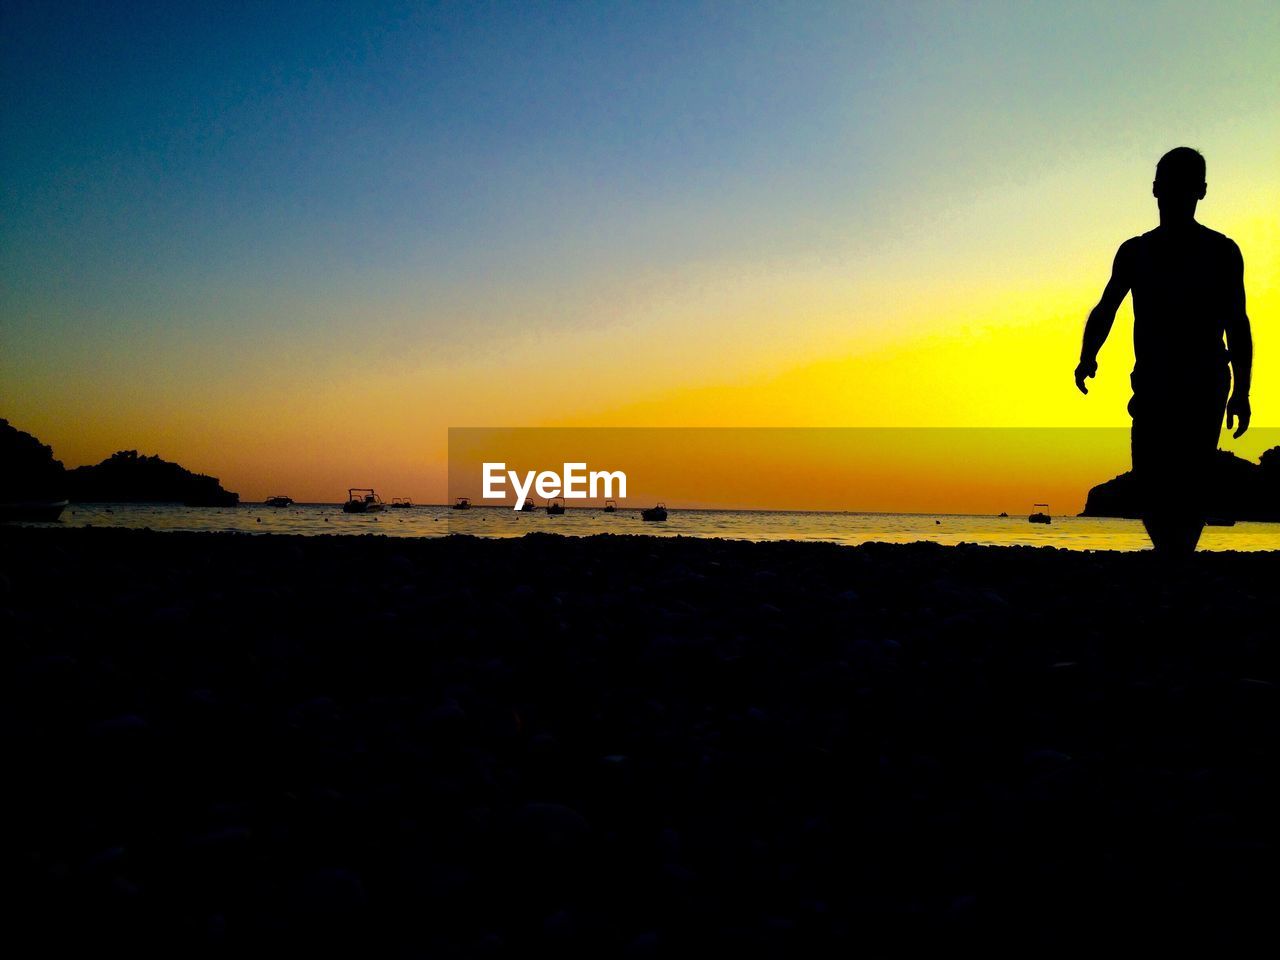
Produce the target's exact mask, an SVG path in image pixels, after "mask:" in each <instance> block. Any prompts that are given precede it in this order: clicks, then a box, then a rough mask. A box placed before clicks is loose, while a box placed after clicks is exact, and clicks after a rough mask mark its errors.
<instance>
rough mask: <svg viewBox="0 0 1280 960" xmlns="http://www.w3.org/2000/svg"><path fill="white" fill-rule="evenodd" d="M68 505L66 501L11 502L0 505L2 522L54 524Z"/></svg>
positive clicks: (0, 519) (0, 520)
mask: <svg viewBox="0 0 1280 960" xmlns="http://www.w3.org/2000/svg"><path fill="white" fill-rule="evenodd" d="M66 505H67V501H66V500H9V501H6V502H4V503H0V522H3V521H13V522H15V523H53V522H54V521H55V520H57V519H58V517H59V516H61V515H62V511H63V509H64V508H65V507H66Z"/></svg>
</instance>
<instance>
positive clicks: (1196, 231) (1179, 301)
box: [1076, 147, 1253, 553]
mask: <svg viewBox="0 0 1280 960" xmlns="http://www.w3.org/2000/svg"><path fill="white" fill-rule="evenodd" d="M1205 190H1206V185H1205V167H1204V157H1202V156H1201V155H1200V154H1199V153H1198V152H1197V151H1195V150H1192V149H1191V148H1190V147H1177V148H1175V149H1173V150H1170V151H1169V152H1168V153H1166V154H1165V155H1164V156H1163V157H1161V158H1160V162H1159V163H1158V164H1157V165H1156V179H1155V183H1154V184H1153V185H1152V190H1151V192H1152V193H1153V194H1154V195H1155V198H1156V202H1157V204H1158V206H1159V208H1160V226H1158V227H1157V228H1156V229H1154V230H1152V231H1150V232H1148V233H1144V234H1143V235H1142V236H1140V237H1134V238H1133V239H1132V240H1126V241H1125V242H1124V243H1123V244H1121V245H1120V249H1119V250H1118V251H1117V252H1116V259H1115V265H1114V266H1113V267H1112V271H1111V279H1110V281H1108V283H1107V287H1106V289H1105V290H1104V291H1103V293H1102V300H1101V301H1099V303H1098V305H1097V306H1096V307H1094V308H1093V312H1092V313H1090V314H1089V320H1088V322H1087V323H1086V324H1085V328H1084V345H1083V346H1082V347H1081V349H1080V364H1079V366H1077V367H1076V386H1077V387H1079V388H1080V391H1081V393H1088V392H1089V390H1088V388H1087V387H1086V386H1085V383H1084V382H1085V380H1086V379H1087V378H1088V377H1092V376H1095V375H1096V374H1097V372H1098V350H1099V348H1101V346H1102V344H1103V343H1104V342H1105V341H1106V339H1107V334H1108V333H1110V332H1111V324H1112V321H1113V320H1114V319H1115V315H1116V309H1117V308H1118V307H1119V306H1120V302H1121V301H1122V300H1123V299H1124V295H1125V294H1126V293H1128V292H1129V291H1130V290H1132V291H1133V352H1134V359H1135V363H1134V367H1133V373H1132V374H1130V378H1129V379H1130V383H1131V384H1132V386H1133V398H1132V399H1131V400H1130V401H1129V414H1130V416H1132V417H1133V433H1132V438H1131V445H1132V453H1133V472H1134V477H1135V479H1136V480H1137V484H1138V489H1139V491H1140V492H1141V496H1142V503H1143V512H1142V519H1143V523H1144V524H1145V525H1146V528H1147V534H1148V535H1149V536H1150V537H1151V542H1152V544H1153V545H1154V546H1155V548H1156V549H1157V550H1160V551H1167V552H1170V553H1190V552H1191V551H1193V550H1195V548H1196V543H1197V542H1198V541H1199V539H1200V531H1201V530H1202V529H1203V528H1204V506H1205V494H1206V486H1207V482H1208V477H1209V472H1210V470H1211V469H1212V465H1213V458H1214V454H1215V452H1216V451H1217V448H1218V435H1219V433H1220V431H1221V430H1222V414H1223V408H1224V406H1225V408H1226V414H1227V427H1228V429H1230V428H1231V427H1232V425H1233V424H1237V423H1238V425H1237V426H1236V430H1235V436H1237V437H1239V436H1241V435H1242V434H1243V433H1244V432H1245V431H1246V430H1247V429H1249V416H1250V411H1249V378H1250V368H1251V367H1252V364H1253V337H1252V335H1251V333H1250V331H1249V318H1248V317H1247V316H1246V315H1245V307H1244V260H1243V258H1242V257H1241V256H1240V248H1239V247H1237V246H1236V245H1235V243H1234V242H1233V241H1232V240H1230V239H1229V238H1227V237H1225V236H1223V235H1222V234H1220V233H1217V232H1216V231H1214V230H1210V229H1209V228H1207V227H1204V226H1201V225H1200V224H1199V223H1197V222H1196V218H1195V214H1196V204H1197V203H1198V202H1199V201H1200V200H1202V199H1204V195H1205ZM1224 335H1225V337H1226V345H1225V346H1224V344H1223V337H1224ZM1233 375H1234V378H1235V389H1234V390H1233V391H1232V392H1231V399H1230V401H1228V400H1227V391H1228V390H1229V389H1230V387H1231V380H1232V376H1233Z"/></svg>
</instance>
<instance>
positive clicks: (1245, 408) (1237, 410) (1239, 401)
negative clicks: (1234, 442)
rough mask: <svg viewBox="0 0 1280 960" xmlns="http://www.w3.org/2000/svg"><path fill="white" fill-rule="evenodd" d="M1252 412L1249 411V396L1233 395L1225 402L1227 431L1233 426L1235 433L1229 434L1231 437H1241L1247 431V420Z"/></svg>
mask: <svg viewBox="0 0 1280 960" xmlns="http://www.w3.org/2000/svg"><path fill="white" fill-rule="evenodd" d="M1252 414H1253V411H1252V410H1250V409H1249V395H1248V394H1247V393H1246V394H1244V395H1243V396H1241V395H1239V394H1235V393H1233V394H1232V395H1231V399H1230V400H1228V401H1227V429H1228V430H1230V429H1231V428H1232V427H1233V426H1235V428H1236V432H1235V433H1233V434H1231V435H1232V436H1233V437H1237V438H1238V437H1241V436H1243V435H1244V432H1245V431H1246V430H1248V429H1249V418H1250V417H1251V416H1252Z"/></svg>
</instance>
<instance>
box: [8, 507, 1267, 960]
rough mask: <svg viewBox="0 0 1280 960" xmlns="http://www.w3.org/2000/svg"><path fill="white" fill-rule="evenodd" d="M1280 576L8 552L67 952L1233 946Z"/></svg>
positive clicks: (589, 952)
mask: <svg viewBox="0 0 1280 960" xmlns="http://www.w3.org/2000/svg"><path fill="white" fill-rule="evenodd" d="M1277 582H1280V554H1276V553H1265V552H1264V553H1252V554H1241V553H1230V552H1225V553H1215V554H1200V555H1197V556H1195V557H1193V558H1191V559H1190V560H1189V561H1188V562H1186V563H1185V564H1182V565H1179V566H1170V565H1168V564H1166V563H1162V562H1160V560H1159V558H1157V557H1155V556H1153V555H1151V554H1149V553H1118V552H1117V553H1109V552H1081V551H1066V550H1059V549H1054V548H1051V547H1045V548H1032V547H977V546H969V545H960V546H939V545H937V544H931V543H916V544H879V543H869V544H863V545H861V546H854V547H850V546H837V545H833V544H824V543H795V542H771V543H747V542H742V541H728V540H715V539H693V538H685V537H662V538H657V537H647V536H613V535H599V536H591V537H582V538H575V537H564V536H555V535H549V534H531V535H528V536H524V537H520V538H512V539H479V538H472V537H462V536H451V537H446V538H438V539H432V540H426V539H422V540H417V539H408V538H387V537H373V536H368V537H365V536H345V537H325V536H318V537H317V536H308V537H300V536H286V535H270V536H249V535H243V534H214V533H156V532H151V531H142V530H127V529H36V528H8V529H0V631H2V632H3V634H4V636H5V637H6V640H5V642H4V644H3V647H2V649H3V657H4V659H5V667H4V671H3V673H4V676H5V678H6V688H7V689H6V693H5V696H4V701H3V702H4V711H5V718H4V729H5V731H6V734H5V741H6V743H5V748H6V755H7V757H8V761H7V764H6V766H7V768H8V773H9V776H8V777H7V778H6V779H7V780H8V787H7V790H6V792H7V793H8V794H9V797H10V800H11V801H13V802H14V804H13V807H12V809H11V812H10V814H9V816H8V818H7V823H8V830H7V834H8V835H7V837H6V843H5V845H6V847H8V848H9V849H10V851H11V853H12V854H13V857H12V859H11V863H12V864H13V866H11V868H10V869H11V870H13V871H15V872H14V873H13V874H12V878H14V879H16V890H17V892H16V893H13V894H10V895H9V897H10V906H11V907H13V908H15V909H14V912H13V915H14V916H15V917H18V918H20V919H19V920H18V921H17V922H18V924H19V925H28V924H29V925H30V928H31V931H34V933H35V935H36V936H37V937H38V938H39V939H38V941H37V942H40V943H43V944H44V945H45V947H46V949H45V950H44V951H42V953H44V954H45V955H52V954H55V953H58V952H60V951H63V950H67V949H72V948H84V946H85V945H91V946H93V947H94V948H96V949H98V950H107V949H109V948H110V949H113V950H114V949H124V950H126V951H127V952H132V953H133V954H134V955H139V954H152V953H154V954H156V955H159V954H167V955H170V956H175V955H185V956H205V955H245V954H246V953H257V952H264V951H274V952H276V953H277V954H278V955H299V956H303V955H319V954H338V955H346V956H353V955H367V956H395V957H400V956H404V957H437V956H443V957H453V956H513V957H527V956H531V955H546V956H556V957H564V956H583V957H607V956H633V957H647V956H684V955H691V954H694V953H703V954H708V953H709V952H710V951H714V953H711V954H710V955H722V956H778V957H801V956H820V955H836V954H840V955H861V956H870V957H890V956H922V955H937V954H938V953H940V952H942V951H943V950H953V949H959V948H961V947H966V948H969V947H971V948H980V949H983V950H985V951H986V952H987V953H988V955H1008V956H1014V955H1021V956H1034V955H1067V954H1072V955H1078V953H1079V952H1080V951H1081V950H1083V949H1089V950H1090V951H1098V952H1104V953H1105V952H1109V949H1104V948H1114V949H1134V950H1143V951H1144V952H1145V951H1148V950H1155V949H1164V950H1165V951H1166V952H1172V953H1177V952H1179V951H1181V950H1186V951H1188V952H1191V951H1202V950H1204V949H1206V948H1217V949H1239V948H1241V947H1242V945H1243V944H1246V943H1248V942H1249V941H1250V937H1251V936H1252V935H1253V934H1255V933H1256V932H1258V931H1260V930H1263V929H1265V928H1266V927H1267V926H1268V925H1269V924H1270V922H1271V917H1272V916H1273V914H1274V898H1275V894H1276V881H1275V869H1274V865H1275V861H1276V854H1277V829H1276V823H1275V818H1276V811H1277V810H1278V809H1280V790H1277V787H1276V781H1277V779H1280V778H1277V776H1276V770H1277V759H1278V754H1280V748H1278V744H1280V741H1278V739H1277V737H1278V735H1280V686H1278V684H1280V655H1278V654H1277V646H1276V641H1275V637H1276V634H1277V631H1276V625H1277V622H1280V619H1278V618H1280V593H1278V592H1277V590H1276V584H1277Z"/></svg>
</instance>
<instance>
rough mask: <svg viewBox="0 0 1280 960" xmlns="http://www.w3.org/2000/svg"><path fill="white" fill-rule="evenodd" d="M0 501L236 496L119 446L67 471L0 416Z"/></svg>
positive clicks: (234, 499) (197, 502)
mask: <svg viewBox="0 0 1280 960" xmlns="http://www.w3.org/2000/svg"><path fill="white" fill-rule="evenodd" d="M0 452H2V453H3V457H4V470H3V471H0V500H4V501H8V500H32V499H62V498H66V499H69V500H71V501H73V502H80V503H92V502H106V503H185V504H187V505H188V506H198V507H234V506H237V505H239V503H240V495H239V494H238V493H234V492H232V491H229V490H224V489H223V487H222V484H221V482H220V481H219V480H218V478H217V477H210V476H207V475H205V474H202V473H192V472H191V471H190V470H187V469H186V468H185V467H182V466H180V465H179V464H176V463H172V462H170V461H168V460H162V459H161V458H160V457H158V456H150V457H149V456H144V455H141V454H139V453H138V451H136V450H121V451H119V452H118V453H114V454H112V455H111V456H110V457H108V458H107V459H106V460H103V461H102V462H101V463H98V464H93V465H89V466H82V467H76V468H74V469H72V470H67V469H66V468H65V467H64V466H63V464H62V462H61V461H60V460H56V459H54V456H53V450H52V448H50V447H49V446H48V445H46V444H42V443H41V442H40V441H39V440H38V439H36V438H35V437H33V436H32V435H31V434H29V433H26V432H24V431H22V430H18V429H17V428H16V427H14V426H13V425H11V424H10V423H9V421H8V420H0Z"/></svg>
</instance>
